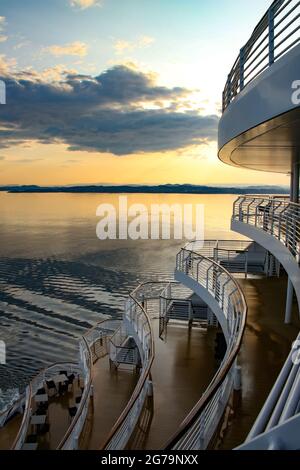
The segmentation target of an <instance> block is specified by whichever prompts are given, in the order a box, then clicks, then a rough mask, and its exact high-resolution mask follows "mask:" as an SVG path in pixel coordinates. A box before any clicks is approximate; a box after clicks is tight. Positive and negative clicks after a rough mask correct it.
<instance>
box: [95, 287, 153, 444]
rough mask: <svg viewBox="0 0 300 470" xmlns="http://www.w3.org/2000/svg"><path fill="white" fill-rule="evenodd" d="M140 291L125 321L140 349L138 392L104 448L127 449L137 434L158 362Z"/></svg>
mask: <svg viewBox="0 0 300 470" xmlns="http://www.w3.org/2000/svg"><path fill="white" fill-rule="evenodd" d="M137 292H138V289H136V290H135V291H134V292H133V293H132V294H131V295H129V297H128V299H127V301H126V303H125V313H124V322H125V325H126V327H127V331H128V334H129V335H131V336H132V337H133V338H134V340H135V342H136V345H137V347H138V349H139V353H140V357H141V362H142V368H141V375H140V377H139V380H138V383H137V385H136V387H135V389H134V392H133V394H132V396H131V398H130V400H129V402H128V403H127V405H126V407H125V409H124V410H123V412H122V414H121V415H120V417H119V419H118V420H117V422H116V423H115V425H114V426H113V428H112V430H111V432H110V435H109V437H108V439H107V440H106V442H105V444H104V445H103V446H102V449H107V450H121V449H124V448H125V447H126V445H127V443H128V441H129V439H130V437H131V435H132V432H133V431H134V429H135V427H136V424H137V422H138V419H139V417H140V414H141V412H142V409H143V406H144V403H145V399H146V396H147V393H148V391H149V386H150V383H149V382H150V381H151V380H150V372H151V366H152V363H153V359H154V340H153V334H152V326H151V320H150V318H149V316H148V314H147V312H146V310H145V309H144V307H143V306H142V305H141V304H140V303H139V302H138V300H137V299H136V298H135V297H134V293H137Z"/></svg>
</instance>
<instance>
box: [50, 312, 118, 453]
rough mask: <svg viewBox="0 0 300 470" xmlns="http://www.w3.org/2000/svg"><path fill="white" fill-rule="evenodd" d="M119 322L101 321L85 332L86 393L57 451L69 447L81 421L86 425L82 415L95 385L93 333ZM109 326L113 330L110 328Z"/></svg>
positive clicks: (83, 342) (83, 337) (83, 341)
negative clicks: (69, 441)
mask: <svg viewBox="0 0 300 470" xmlns="http://www.w3.org/2000/svg"><path fill="white" fill-rule="evenodd" d="M117 322H119V321H118V320H112V319H104V320H101V321H100V322H98V323H96V325H94V326H93V327H92V328H90V329H89V330H88V331H87V332H85V333H84V335H83V336H82V343H81V345H82V349H83V351H82V353H83V354H84V351H86V352H87V355H88V357H87V359H88V360H87V364H86V366H87V377H86V378H87V383H86V384H85V387H84V393H83V396H82V398H81V400H80V405H79V407H78V409H77V412H76V415H75V416H74V418H73V419H72V421H71V424H70V426H69V427H68V429H67V431H66V433H65V435H64V436H63V438H62V439H61V441H60V443H59V445H58V446H57V450H61V449H63V448H64V447H65V446H66V445H67V443H68V440H69V439H70V437H71V436H72V434H74V430H75V429H76V427H77V426H78V423H79V421H80V420H81V422H82V427H83V425H84V420H83V419H82V414H83V411H84V409H85V408H87V406H88V402H89V398H90V395H91V388H92V383H93V369H92V364H93V359H92V351H91V346H92V345H93V343H94V342H95V340H96V338H95V337H94V335H93V333H95V332H97V330H98V329H99V328H100V329H103V330H111V329H113V325H114V324H116V323H117ZM109 326H110V327H111V328H109ZM105 327H106V328H105ZM97 333H98V332H97ZM90 338H92V343H90V341H89V339H90ZM86 411H87V410H86ZM81 430H82V429H80V431H81ZM77 431H78V430H77ZM77 433H78V434H80V432H77ZM77 433H76V434H77Z"/></svg>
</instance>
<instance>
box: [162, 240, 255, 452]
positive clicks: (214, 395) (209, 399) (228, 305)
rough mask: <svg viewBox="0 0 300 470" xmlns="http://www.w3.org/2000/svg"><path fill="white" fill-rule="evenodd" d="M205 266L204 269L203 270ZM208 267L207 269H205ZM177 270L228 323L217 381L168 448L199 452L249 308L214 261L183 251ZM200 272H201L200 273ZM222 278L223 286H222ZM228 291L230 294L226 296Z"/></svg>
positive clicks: (234, 284) (241, 334)
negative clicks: (213, 302) (203, 290)
mask: <svg viewBox="0 0 300 470" xmlns="http://www.w3.org/2000/svg"><path fill="white" fill-rule="evenodd" d="M201 265H202V268H201ZM204 265H205V266H204ZM176 269H177V270H178V271H183V272H184V273H185V274H186V275H188V276H190V277H191V278H192V279H193V280H195V281H196V282H198V283H199V284H200V285H202V286H203V287H204V288H206V289H207V291H208V292H209V293H210V295H212V297H214V298H215V300H217V301H218V303H219V305H220V307H221V310H222V311H223V313H224V317H225V318H226V321H227V328H228V331H227V332H224V334H225V336H226V333H228V335H227V338H228V339H227V340H228V345H227V351H226V355H225V358H224V360H223V362H222V364H221V366H220V368H219V370H218V371H217V373H216V375H215V377H214V378H213V379H212V381H211V383H210V384H209V386H208V387H207V389H206V391H205V392H204V394H203V395H202V397H201V398H200V399H199V401H198V402H197V403H196V405H195V406H194V408H193V409H192V410H191V412H190V413H189V414H188V416H187V417H186V418H185V420H184V421H183V422H182V423H181V425H180V426H179V428H178V430H177V431H176V432H175V434H174V435H173V436H172V437H171V439H170V440H169V441H168V443H167V444H166V447H165V448H166V449H184V450H186V449H195V448H199V442H198V443H196V441H197V440H199V439H200V430H201V427H202V429H203V430H205V429H206V431H207V422H208V420H209V418H210V416H211V415H212V414H213V413H215V412H216V409H217V402H218V400H219V399H220V397H221V395H222V391H223V390H222V387H224V385H225V387H227V385H228V380H227V379H228V378H229V376H230V374H231V372H232V367H233V366H234V364H235V361H236V358H237V355H238V353H239V350H240V347H241V344H242V338H243V335H244V331H245V326H246V318H247V304H246V300H245V297H244V294H243V292H242V290H241V288H240V286H239V284H238V282H237V281H236V280H235V279H234V278H233V277H232V276H231V274H230V273H229V272H228V271H227V270H226V269H224V268H223V267H222V266H220V265H219V264H218V263H216V262H215V261H214V260H212V259H210V258H207V257H204V256H202V255H200V254H199V253H195V252H193V251H191V250H187V249H182V250H181V251H180V253H179V254H178V255H177V260H176ZM200 269H201V270H200ZM221 277H223V283H221V282H220V279H221ZM226 291H227V294H226Z"/></svg>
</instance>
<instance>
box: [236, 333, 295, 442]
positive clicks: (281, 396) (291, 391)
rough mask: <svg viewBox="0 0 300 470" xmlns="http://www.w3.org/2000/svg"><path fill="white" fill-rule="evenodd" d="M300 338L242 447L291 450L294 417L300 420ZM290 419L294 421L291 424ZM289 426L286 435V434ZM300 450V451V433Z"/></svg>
mask: <svg viewBox="0 0 300 470" xmlns="http://www.w3.org/2000/svg"><path fill="white" fill-rule="evenodd" d="M299 403H300V335H299V336H298V339H297V340H296V341H295V343H294V344H293V347H292V349H291V352H290V354H289V356H288V358H287V360H286V362H285V364H284V366H283V368H282V370H281V372H280V374H279V376H278V378H277V380H276V382H275V384H274V386H273V389H272V391H271V393H270V395H269V397H268V399H267V400H266V402H265V404H264V406H263V408H262V410H261V412H260V414H259V416H258V418H257V419H256V421H255V423H254V425H253V427H252V429H251V431H250V433H249V435H248V437H247V439H246V442H245V444H244V445H243V446H241V448H242V449H243V448H244V449H247V448H252V447H253V443H254V448H257V449H274V450H275V449H277V450H280V449H282V450H284V449H288V448H289V442H291V441H290V439H291V431H290V429H289V425H290V424H291V423H292V422H293V418H295V417H296V416H297V417H300V407H299ZM289 420H291V421H290V422H289ZM282 426H285V432H282ZM297 434H298V438H297V439H296V441H298V442H297V447H296V448H297V449H299V445H300V438H299V433H297ZM295 437H296V436H295Z"/></svg>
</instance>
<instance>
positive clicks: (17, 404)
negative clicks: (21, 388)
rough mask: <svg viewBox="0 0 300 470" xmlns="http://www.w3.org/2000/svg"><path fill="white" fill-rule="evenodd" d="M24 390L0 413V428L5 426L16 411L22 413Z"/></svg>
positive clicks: (24, 399)
mask: <svg viewBox="0 0 300 470" xmlns="http://www.w3.org/2000/svg"><path fill="white" fill-rule="evenodd" d="M25 401H26V392H24V393H22V395H21V396H18V398H16V399H15V400H14V401H13V402H12V403H11V404H10V405H9V406H8V407H7V408H6V409H5V410H4V411H2V412H1V413H0V428H1V427H3V426H5V424H6V423H7V421H8V420H9V419H10V418H11V417H12V416H14V415H15V414H16V413H20V414H23V406H25Z"/></svg>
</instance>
